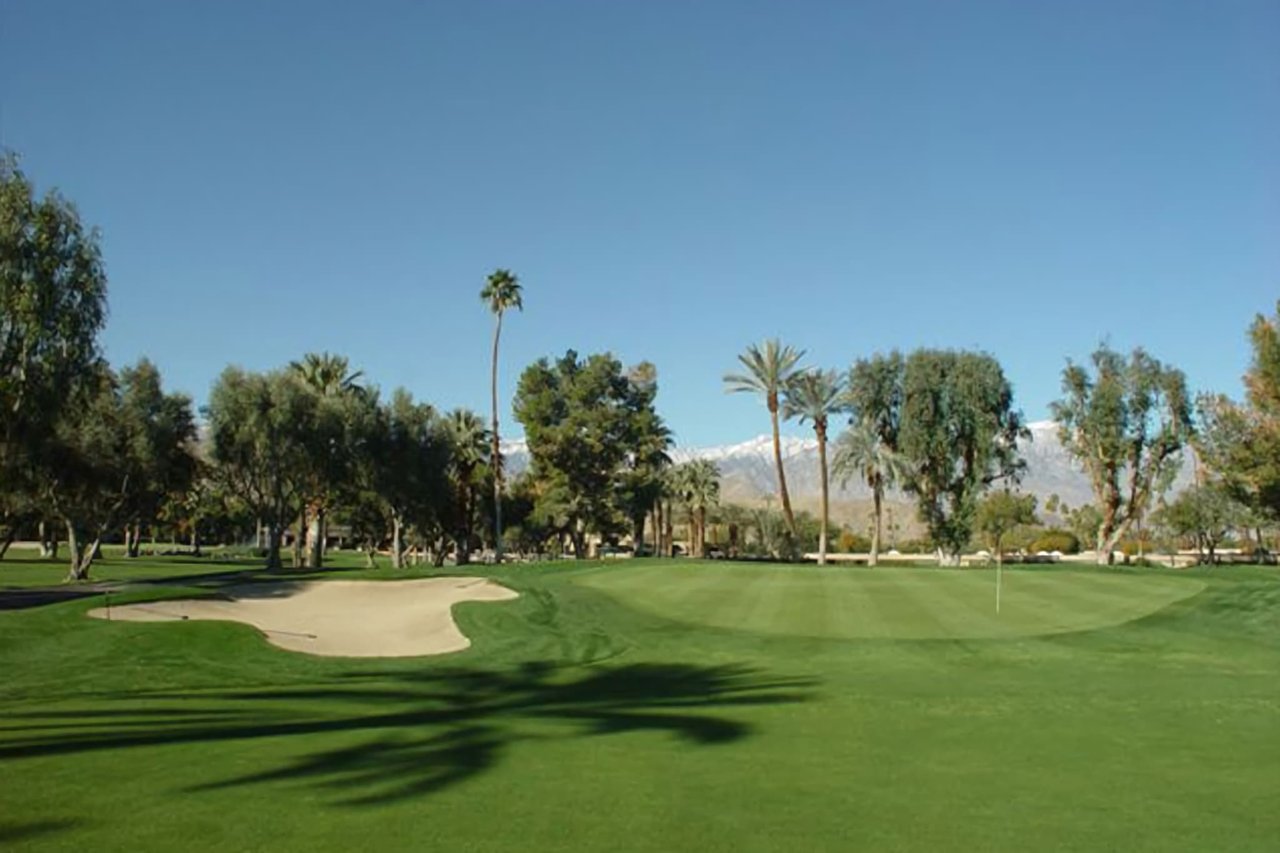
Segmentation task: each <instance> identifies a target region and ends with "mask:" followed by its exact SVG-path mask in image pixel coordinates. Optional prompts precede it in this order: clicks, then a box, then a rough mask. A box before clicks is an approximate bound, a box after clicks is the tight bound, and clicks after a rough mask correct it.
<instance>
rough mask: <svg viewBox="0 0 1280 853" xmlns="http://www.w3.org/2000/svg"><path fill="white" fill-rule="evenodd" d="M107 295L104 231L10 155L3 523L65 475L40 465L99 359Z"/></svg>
mask: <svg viewBox="0 0 1280 853" xmlns="http://www.w3.org/2000/svg"><path fill="white" fill-rule="evenodd" d="M106 294H107V277H106V273H105V272H104V271H103V266H102V259H101V254H100V251H99V248H98V235H97V233H96V232H95V231H92V230H86V229H85V228H84V226H83V225H82V224H81V222H80V216H79V214H78V213H77V212H76V209H75V207H74V206H73V205H72V204H71V203H70V202H69V201H67V200H66V199H64V198H62V197H61V196H60V195H58V194H57V193H54V192H51V193H48V194H46V195H45V196H44V198H37V197H36V195H35V191H34V189H33V187H32V185H31V182H30V181H29V180H28V179H27V178H26V176H25V175H24V174H23V173H22V171H21V170H20V169H19V168H18V165H17V160H16V158H14V157H13V156H12V155H9V154H5V155H0V525H10V524H13V523H15V522H16V521H17V519H16V518H14V516H15V515H23V514H25V513H26V512H27V511H31V510H34V509H35V507H36V506H37V501H36V499H35V490H36V489H37V488H38V483H37V481H38V480H39V479H40V478H41V476H44V477H45V478H46V479H47V477H49V476H56V472H48V471H46V472H41V471H39V470H37V469H36V467H35V466H36V465H37V464H38V463H39V461H40V460H42V459H47V458H48V453H46V452H45V451H44V450H43V449H42V448H41V445H42V444H43V443H44V442H46V441H47V440H48V439H49V438H50V437H51V436H52V435H53V432H54V425H55V424H56V423H57V421H58V419H59V418H60V417H61V416H62V414H63V412H65V411H66V410H67V409H68V408H69V407H70V406H72V405H74V403H73V399H72V398H73V396H75V390H74V388H75V384H76V382H77V380H78V379H79V378H80V377H81V376H82V375H84V374H86V373H88V372H91V371H92V370H93V369H94V366H95V364H96V363H97V361H98V345H97V335H98V332H99V331H100V330H101V328H102V325H103V323H104V321H105V319H106V310H107V309H106Z"/></svg>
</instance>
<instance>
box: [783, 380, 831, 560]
mask: <svg viewBox="0 0 1280 853" xmlns="http://www.w3.org/2000/svg"><path fill="white" fill-rule="evenodd" d="M843 397H844V383H843V381H841V379H840V374H838V373H836V372H835V371H834V370H805V371H801V372H799V373H797V374H795V375H794V376H792V377H791V380H790V381H789V382H788V383H787V387H786V392H785V396H784V398H783V405H782V410H783V415H784V416H785V417H787V418H799V419H800V422H801V423H804V422H805V421H806V420H807V421H810V422H812V423H813V433H814V435H815V436H816V437H817V439H818V475H819V482H820V483H821V484H822V514H821V516H820V518H821V529H820V532H819V534H818V565H820V566H825V565H826V564H827V524H828V521H829V518H830V509H829V505H830V503H829V490H828V484H827V471H828V469H827V424H828V423H829V421H830V419H831V415H832V414H834V413H836V412H838V411H839V410H840V408H841V407H842V405H843V403H842V400H843Z"/></svg>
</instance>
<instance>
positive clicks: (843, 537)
mask: <svg viewBox="0 0 1280 853" xmlns="http://www.w3.org/2000/svg"><path fill="white" fill-rule="evenodd" d="M837 544H838V545H839V547H840V551H841V553H844V554H865V553H866V552H868V551H870V550H871V540H870V539H868V538H867V537H865V536H861V535H859V534H857V533H854V532H853V531H851V530H846V531H844V532H842V533H841V534H840V538H839V540H838V541H837ZM880 548H881V550H885V547H884V543H881V544H880Z"/></svg>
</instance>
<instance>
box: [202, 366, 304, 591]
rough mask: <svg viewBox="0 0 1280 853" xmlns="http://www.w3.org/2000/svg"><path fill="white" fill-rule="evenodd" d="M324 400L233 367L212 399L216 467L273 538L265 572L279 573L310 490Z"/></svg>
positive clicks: (280, 379)
mask: <svg viewBox="0 0 1280 853" xmlns="http://www.w3.org/2000/svg"><path fill="white" fill-rule="evenodd" d="M318 406H319V397H318V395H316V394H314V393H312V392H311V391H309V390H308V389H306V388H304V387H303V385H302V383H301V382H299V381H298V379H297V378H296V377H295V376H293V375H291V374H290V373H288V372H285V371H273V372H271V373H265V374H264V373H248V372H246V371H244V370H242V369H240V368H238V367H228V368H227V369H226V370H224V371H223V372H222V375H221V376H219V377H218V380H217V382H215V383H214V386H213V390H212V391H211V392H210V394H209V405H208V408H207V410H206V416H207V418H208V423H209V434H210V438H211V440H212V447H213V453H212V455H213V459H214V461H215V462H216V463H217V465H218V466H219V468H220V471H221V474H222V476H223V477H225V480H226V482H227V483H228V484H229V485H230V486H231V488H232V490H233V491H234V493H235V494H236V495H238V496H239V497H240V498H241V499H242V500H244V502H245V503H246V504H247V505H248V506H249V508H250V509H251V510H252V512H253V513H254V515H255V516H256V518H257V520H258V522H259V523H260V524H262V525H264V526H265V527H266V530H267V566H268V568H271V569H279V568H280V567H281V562H280V543H281V540H282V537H283V534H284V528H285V525H287V524H288V523H289V522H290V521H291V520H292V519H293V518H294V516H295V514H296V512H297V508H298V506H299V504H300V502H301V501H302V499H303V497H304V494H305V489H306V487H307V486H308V485H309V484H310V483H311V482H312V480H311V478H310V476H309V474H310V470H311V468H310V466H311V462H312V453H313V445H314V434H315V427H314V424H315V420H316V418H317V408H318Z"/></svg>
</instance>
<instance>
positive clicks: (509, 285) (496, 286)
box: [480, 269, 524, 563]
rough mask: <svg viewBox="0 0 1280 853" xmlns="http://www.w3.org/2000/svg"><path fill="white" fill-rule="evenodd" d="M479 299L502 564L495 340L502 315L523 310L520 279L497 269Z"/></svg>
mask: <svg viewBox="0 0 1280 853" xmlns="http://www.w3.org/2000/svg"><path fill="white" fill-rule="evenodd" d="M480 299H481V301H483V302H484V303H485V304H486V305H488V306H489V310H490V311H491V312H492V313H493V318H494V324H493V362H492V367H491V371H490V381H489V389H490V394H491V397H492V403H493V429H492V435H493V452H492V453H491V454H490V459H492V460H493V462H492V465H493V541H494V553H495V557H496V559H497V561H498V562H499V563H501V562H502V450H501V447H500V446H499V444H500V443H499V438H498V340H499V338H501V337H502V315H503V314H505V313H506V312H507V311H509V310H510V309H512V308H514V309H516V310H517V311H523V310H524V300H523V298H522V296H521V292H520V280H519V279H518V278H516V277H515V276H514V275H512V274H511V271H510V270H505V269H498V270H494V271H493V273H492V274H490V276H489V278H488V280H487V281H486V282H485V285H484V287H483V288H482V289H481V290H480Z"/></svg>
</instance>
